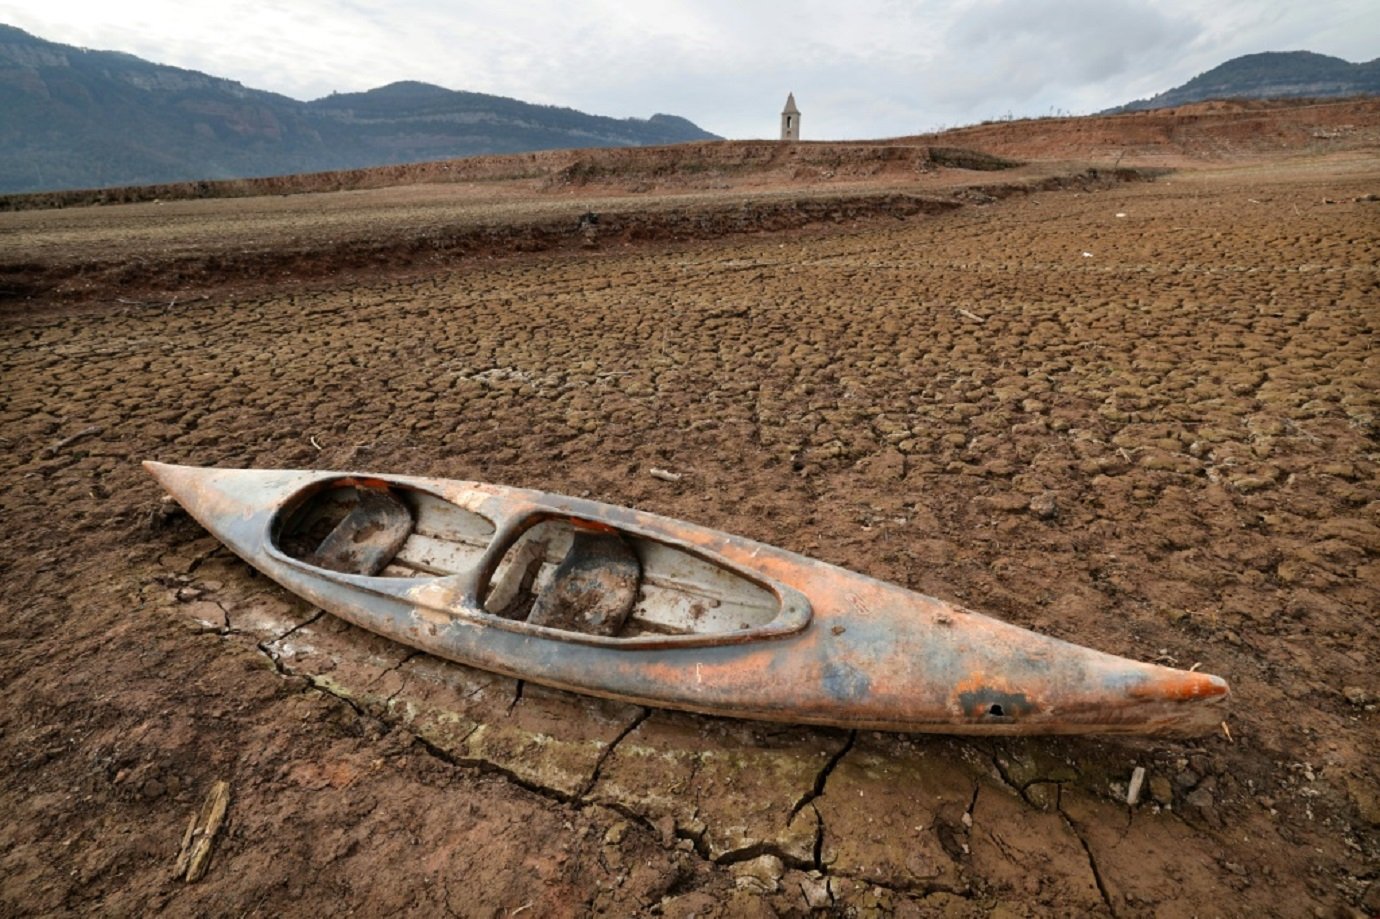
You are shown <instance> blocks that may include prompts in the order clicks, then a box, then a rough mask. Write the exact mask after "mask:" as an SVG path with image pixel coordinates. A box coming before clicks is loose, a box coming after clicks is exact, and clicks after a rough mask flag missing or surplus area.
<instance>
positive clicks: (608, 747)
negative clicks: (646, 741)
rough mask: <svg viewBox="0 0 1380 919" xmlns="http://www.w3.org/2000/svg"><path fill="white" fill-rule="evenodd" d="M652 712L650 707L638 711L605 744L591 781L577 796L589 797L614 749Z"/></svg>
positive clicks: (591, 775) (590, 778)
mask: <svg viewBox="0 0 1380 919" xmlns="http://www.w3.org/2000/svg"><path fill="white" fill-rule="evenodd" d="M651 714H652V710H651V709H650V708H642V709H641V710H639V711H638V713H637V717H636V718H634V719H633V720H632V721H629V722H628V723H627V724H626V725H625V726H624V727H623V730H621V731H619V732H618V736H617V737H615V738H613V740H610V741H609V742H608V743H606V744H604V749H603V750H601V751H600V753H599V758H598V759H597V760H595V761H594V768H593V769H591V770H590V771H589V781H588V782H586V783H585V784H584V786H583V787H582V788H581V789H580V790H579V791H577V792H576V793H575V797H576V798H580V799H583V798H586V797H588V795H589V793H590V792H592V791H593V790H594V786H595V785H597V784H599V774H600V773H601V772H602V771H603V769H604V763H605V762H607V761H608V758H609V757H610V756H612V755H613V751H614V749H615V748H616V747H617V746H618V745H619V744H621V743H622V742H623V738H625V737H627V736H628V735H629V734H631V733H632V732H633V731H635V730H637V729H638V728H639V727H640V726H641V725H642V722H644V721H646V720H647V718H648V717H649V716H650V715H651Z"/></svg>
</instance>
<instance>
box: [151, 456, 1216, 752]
mask: <svg viewBox="0 0 1380 919" xmlns="http://www.w3.org/2000/svg"><path fill="white" fill-rule="evenodd" d="M145 466H146V468H148V470H149V472H150V473H151V474H153V475H154V477H155V478H157V479H158V481H159V482H160V484H162V485H163V487H164V488H165V489H166V490H167V491H168V492H169V493H170V494H172V496H173V497H174V498H176V499H177V500H178V502H179V503H181V504H182V505H183V506H184V507H185V508H186V509H187V510H188V511H189V512H190V513H191V514H192V516H193V517H195V518H196V519H197V520H198V521H200V522H201V524H202V525H203V526H205V527H206V528H207V529H208V530H209V531H210V532H211V533H212V534H214V535H215V536H216V537H217V538H218V539H220V540H221V541H222V542H224V543H225V544H226V545H227V546H228V547H229V548H230V549H231V550H233V551H234V552H235V553H236V554H238V555H239V556H240V557H242V558H243V559H245V560H246V561H247V562H249V563H250V564H252V565H254V566H255V567H256V568H258V569H259V570H261V571H262V572H263V573H264V574H266V575H267V576H268V577H270V578H272V579H273V580H275V581H277V582H278V583H279V584H281V585H283V586H284V587H285V588H287V589H288V590H291V591H293V592H294V593H297V594H299V595H301V596H303V597H305V598H307V599H308V600H310V601H311V602H312V603H315V604H317V605H318V606H320V607H321V608H323V609H325V610H327V611H329V612H331V613H333V614H335V615H336V616H339V617H340V618H342V619H345V620H346V621H349V622H351V623H354V624H355V625H358V626H360V627H362V628H365V629H369V630H371V631H373V632H376V633H379V634H381V635H384V636H387V637H389V638H391V639H394V640H396V641H399V642H401V643H403V644H406V645H409V646H411V647H414V648H418V649H420V650H423V651H426V652H427V653H430V654H434V655H436V656H438V657H443V658H447V659H449V660H453V661H456V662H458V663H462V664H467V665H470V666H474V667H479V668H482V669H486V670H490V671H493V672H496V673H501V674H506V675H508V676H512V677H517V678H519V679H523V680H530V681H533V682H536V683H542V684H545V685H547V686H552V687H555V688H559V689H565V690H570V691H574V692H580V693H587V694H592V695H597V696H602V697H606V698H610V699H616V700H620V701H625V702H631V703H634V704H639V705H649V706H655V707H662V708H671V709H679V710H684V711H692V712H700V713H705V714H712V715H721V716H729V717H737V718H753V719H761V720H767V721H776V722H789V723H802V724H820V725H834V726H839V727H847V728H866V729H875V730H888V731H905V732H943V733H957V734H992V735H1012V734H1081V733H1108V734H1110V733H1122V734H1170V735H1181V736H1182V735H1194V734H1201V733H1205V732H1207V731H1210V730H1213V729H1215V728H1216V727H1217V726H1218V725H1219V724H1220V722H1221V720H1222V717H1223V712H1222V709H1223V706H1224V704H1225V703H1226V701H1227V699H1228V698H1229V696H1230V691H1229V689H1228V687H1227V684H1226V682H1225V681H1224V680H1222V679H1221V678H1220V677H1216V676H1212V675H1209V674H1204V673H1197V672H1188V671H1183V670H1175V669H1171V668H1167V667H1161V666H1157V665H1153V664H1146V663H1141V662H1137V661H1131V660H1127V659H1125V658H1120V657H1116V656H1113V655H1109V654H1104V653H1102V652H1099V651H1095V650H1092V649H1089V648H1084V647H1080V646H1078V645H1074V644H1070V643H1068V642H1064V641H1061V640H1059V639H1055V638H1051V637H1049V636H1046V635H1040V634H1037V633H1034V632H1030V631H1028V630H1025V629H1021V628H1018V627H1016V626H1013V625H1010V624H1008V623H1003V622H1000V621H998V620H995V619H992V618H989V617H987V616H983V615H981V614H979V613H975V612H972V611H969V610H966V609H963V608H961V607H958V606H955V605H952V604H948V603H945V602H943V601H940V600H937V599H934V598H932V597H927V596H924V595H921V594H918V593H915V592H913V591H909V590H906V589H904V588H901V587H898V586H896V585H892V584H886V583H883V582H880V581H877V580H875V579H872V578H868V577H866V576H864V575H860V574H857V573H854V572H850V571H846V570H844V569H841V568H838V567H835V566H832V565H827V564H824V563H821V562H818V561H814V560H811V559H808V558H805V557H803V556H799V555H795V554H793V553H789V552H785V551H783V550H781V549H777V548H774V547H771V546H767V545H763V544H761V543H756V542H753V541H750V540H746V539H742V538H740V537H735V536H730V535H727V534H724V533H720V532H717V531H714V530H710V529H706V528H704V527H699V526H695V525H693V524H689V523H684V522H681V521H676V520H671V519H668V518H664V517H659V516H656V515H652V514H646V513H642V512H639V511H635V510H630V509H628V508H620V507H614V506H611V505H606V504H600V503H597V502H592V501H585V500H581V499H576V498H569V497H563V496H559V495H553V494H548V493H544V492H538V491H531V490H526V489H518V488H508V487H503V486H496V485H488V484H482V483H474V482H460V481H451V480H444V479H425V478H414V477H408V476H393V475H377V474H369V475H361V474H357V473H340V472H309V471H283V470H233V469H200V468H193V467H186V466H170V465H164V464H160V463H152V462H149V463H145ZM342 482H351V483H364V486H367V487H379V488H382V487H387V488H396V489H408V490H415V491H416V492H420V493H424V494H426V495H429V496H434V497H435V498H439V499H441V500H443V501H445V502H449V504H451V505H454V506H455V507H458V508H461V509H464V510H465V511H466V512H470V513H473V514H477V515H479V516H481V517H482V518H484V519H485V520H487V521H489V522H491V523H492V525H493V531H494V532H493V535H492V537H491V539H490V540H489V544H488V546H487V547H486V548H482V549H481V550H480V551H479V552H478V553H477V555H476V560H475V562H474V564H473V566H472V567H470V568H467V569H466V570H462V571H458V572H456V573H453V574H449V575H446V576H437V577H430V578H420V579H406V578H388V577H376V576H370V575H360V574H351V573H348V572H347V573H341V572H337V571H331V570H327V569H326V568H322V567H318V566H315V565H312V564H310V563H308V562H304V561H303V560H301V559H298V558H293V557H290V556H289V555H287V554H285V553H284V552H283V551H282V550H281V548H280V546H279V545H277V544H276V543H275V527H277V526H279V525H280V524H281V521H282V519H283V515H284V513H285V512H286V511H287V510H288V509H291V508H292V507H294V506H295V505H298V504H300V502H301V501H302V500H303V499H304V496H307V495H311V494H313V493H315V492H317V491H320V490H321V489H323V488H326V487H331V486H333V485H336V484H339V483H342ZM555 519H560V520H566V519H570V520H575V521H578V522H580V525H581V526H586V527H588V526H599V527H603V528H607V529H610V530H612V531H616V532H618V533H621V534H623V535H624V536H627V537H629V538H632V539H637V540H642V541H645V542H649V543H654V544H657V545H661V546H666V547H671V548H672V549H674V550H677V551H681V552H684V553H688V554H690V555H693V556H694V557H696V558H698V559H701V560H703V561H705V562H708V563H710V564H712V565H714V566H718V567H720V568H722V569H723V570H725V571H729V572H733V573H735V574H737V575H739V576H742V577H745V578H748V579H751V580H752V581H753V582H755V583H757V584H759V585H761V586H762V587H763V588H765V589H766V590H768V591H770V594H771V595H772V596H774V597H775V598H776V602H777V604H778V608H777V612H776V615H775V618H773V619H772V620H771V621H769V622H765V623H762V624H756V625H752V626H750V627H746V628H743V629H741V630H738V631H710V632H703V633H690V634H672V635H638V636H635V637H619V636H616V635H615V636H608V635H591V634H587V633H583V632H574V631H566V630H562V629H558V628H551V627H546V626H540V625H533V624H531V623H529V622H526V621H521V620H514V619H508V618H504V617H502V616H497V615H493V614H491V613H489V612H487V611H486V610H485V608H484V605H483V603H482V600H481V598H483V597H484V596H485V594H486V591H487V590H488V589H489V582H490V579H491V578H493V577H494V575H495V571H496V569H498V567H499V565H500V561H501V559H502V557H503V553H504V552H505V551H506V550H507V549H508V548H509V547H510V546H511V545H512V544H513V543H514V542H515V540H517V539H518V538H520V537H521V535H522V534H523V533H524V532H526V531H527V530H528V529H529V528H531V527H532V526H533V524H534V522H536V521H541V520H555Z"/></svg>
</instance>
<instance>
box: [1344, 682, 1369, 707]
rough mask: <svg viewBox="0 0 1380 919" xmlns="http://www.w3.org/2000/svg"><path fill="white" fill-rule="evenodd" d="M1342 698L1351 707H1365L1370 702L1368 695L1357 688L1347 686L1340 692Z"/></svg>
mask: <svg viewBox="0 0 1380 919" xmlns="http://www.w3.org/2000/svg"><path fill="white" fill-rule="evenodd" d="M1342 696H1343V697H1345V698H1346V700H1347V701H1348V702H1350V703H1351V704H1352V705H1365V704H1366V703H1367V702H1369V701H1370V693H1368V692H1366V691H1365V690H1364V689H1362V688H1361V687H1359V686H1348V687H1346V688H1345V689H1343V690H1342Z"/></svg>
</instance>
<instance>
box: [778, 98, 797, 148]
mask: <svg viewBox="0 0 1380 919" xmlns="http://www.w3.org/2000/svg"><path fill="white" fill-rule="evenodd" d="M781 139H782V140H800V109H798V108H796V107H795V93H787V94H786V107H785V108H784V109H782V110H781Z"/></svg>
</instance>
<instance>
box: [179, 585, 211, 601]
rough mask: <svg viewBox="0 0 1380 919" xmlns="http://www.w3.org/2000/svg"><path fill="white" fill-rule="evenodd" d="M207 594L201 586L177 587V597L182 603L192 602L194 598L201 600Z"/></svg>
mask: <svg viewBox="0 0 1380 919" xmlns="http://www.w3.org/2000/svg"><path fill="white" fill-rule="evenodd" d="M204 596H206V591H204V590H202V589H201V588H200V587H179V588H178V589H177V599H178V600H179V601H180V602H182V603H191V602H192V601H193V600H200V599H201V598H202V597H204Z"/></svg>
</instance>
